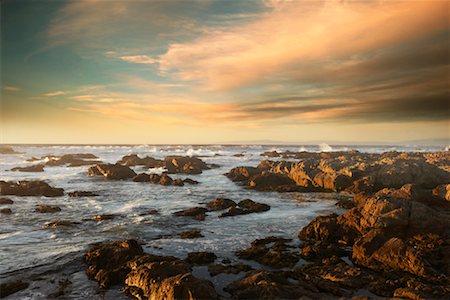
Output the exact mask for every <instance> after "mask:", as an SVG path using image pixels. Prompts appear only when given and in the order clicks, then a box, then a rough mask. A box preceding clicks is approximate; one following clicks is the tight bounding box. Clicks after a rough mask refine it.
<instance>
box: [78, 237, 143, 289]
mask: <svg viewBox="0 0 450 300" xmlns="http://www.w3.org/2000/svg"><path fill="white" fill-rule="evenodd" d="M142 253H143V251H142V248H141V246H140V245H139V244H138V242H137V241H135V240H124V241H118V242H113V243H106V244H99V245H96V246H93V247H91V248H90V249H89V250H88V251H87V253H86V254H85V255H84V257H83V258H84V261H85V262H86V263H87V264H88V266H89V267H88V270H87V275H88V277H89V278H90V279H92V280H95V281H97V282H98V284H99V286H100V287H102V288H107V287H110V286H111V285H115V284H123V283H124V280H125V276H126V275H127V273H128V272H129V271H130V269H129V267H127V262H128V261H130V260H131V259H133V258H135V257H136V256H138V255H141V254H142Z"/></svg>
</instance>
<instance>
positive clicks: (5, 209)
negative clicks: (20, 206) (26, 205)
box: [0, 208, 12, 215]
mask: <svg viewBox="0 0 450 300" xmlns="http://www.w3.org/2000/svg"><path fill="white" fill-rule="evenodd" d="M0 213H1V214H5V215H10V214H12V210H11V208H2V209H0Z"/></svg>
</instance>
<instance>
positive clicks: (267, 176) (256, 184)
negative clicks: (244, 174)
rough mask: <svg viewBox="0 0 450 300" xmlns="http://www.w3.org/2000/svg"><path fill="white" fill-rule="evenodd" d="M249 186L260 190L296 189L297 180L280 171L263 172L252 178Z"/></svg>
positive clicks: (284, 190)
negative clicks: (279, 172)
mask: <svg viewBox="0 0 450 300" xmlns="http://www.w3.org/2000/svg"><path fill="white" fill-rule="evenodd" d="M248 186H249V187H250V188H253V189H255V190H258V191H282V192H289V191H296V190H298V189H297V187H296V184H295V181H294V180H292V179H291V178H289V176H287V175H284V174H278V173H261V174H257V175H254V176H253V177H251V178H250V180H249V182H248Z"/></svg>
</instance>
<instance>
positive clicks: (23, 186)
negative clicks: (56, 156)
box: [0, 180, 64, 197]
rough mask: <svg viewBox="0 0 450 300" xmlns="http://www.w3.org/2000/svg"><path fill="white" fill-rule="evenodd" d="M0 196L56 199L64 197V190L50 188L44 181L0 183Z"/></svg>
mask: <svg viewBox="0 0 450 300" xmlns="http://www.w3.org/2000/svg"><path fill="white" fill-rule="evenodd" d="M0 194H1V195H16V196H45V197H58V196H62V195H64V190H63V189H60V188H54V187H51V186H50V185H48V184H47V183H46V182H44V181H27V180H23V181H18V182H5V181H0Z"/></svg>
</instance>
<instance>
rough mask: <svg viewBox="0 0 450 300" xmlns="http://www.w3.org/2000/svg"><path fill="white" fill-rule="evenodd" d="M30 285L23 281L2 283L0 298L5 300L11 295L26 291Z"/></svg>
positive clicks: (0, 285)
mask: <svg viewBox="0 0 450 300" xmlns="http://www.w3.org/2000/svg"><path fill="white" fill-rule="evenodd" d="M29 285H30V284H29V283H28V282H24V281H22V280H16V281H9V282H2V283H1V284H0V298H5V297H7V296H9V295H12V294H14V293H17V292H19V291H21V290H24V289H26V288H27V287H28V286H29Z"/></svg>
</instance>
